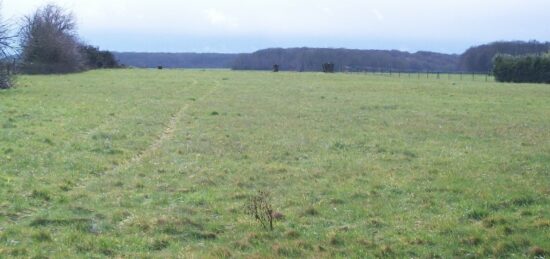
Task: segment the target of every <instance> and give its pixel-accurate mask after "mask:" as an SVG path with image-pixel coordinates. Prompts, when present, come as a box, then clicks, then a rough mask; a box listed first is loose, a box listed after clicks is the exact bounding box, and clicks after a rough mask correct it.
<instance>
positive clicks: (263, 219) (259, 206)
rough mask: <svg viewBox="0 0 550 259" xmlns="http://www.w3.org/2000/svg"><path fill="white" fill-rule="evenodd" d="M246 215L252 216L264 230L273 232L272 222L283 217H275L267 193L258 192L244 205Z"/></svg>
mask: <svg viewBox="0 0 550 259" xmlns="http://www.w3.org/2000/svg"><path fill="white" fill-rule="evenodd" d="M245 212H246V214H248V215H250V216H252V217H253V218H254V219H255V220H257V221H258V222H259V223H260V224H261V225H262V226H263V227H264V228H265V229H269V230H273V221H275V219H276V218H277V217H279V218H281V217H282V216H283V215H282V214H281V213H279V214H280V215H278V214H277V215H276V213H275V212H274V211H273V207H272V206H271V201H270V195H269V193H268V192H264V191H259V192H258V193H257V194H256V195H254V196H253V197H251V198H250V200H249V201H248V203H247V204H246V205H245Z"/></svg>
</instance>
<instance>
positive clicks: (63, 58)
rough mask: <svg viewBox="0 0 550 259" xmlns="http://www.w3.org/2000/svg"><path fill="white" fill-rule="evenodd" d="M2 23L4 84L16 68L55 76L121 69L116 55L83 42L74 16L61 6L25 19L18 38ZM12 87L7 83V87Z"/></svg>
mask: <svg viewBox="0 0 550 259" xmlns="http://www.w3.org/2000/svg"><path fill="white" fill-rule="evenodd" d="M0 24H1V25H0V28H2V29H0V50H1V51H0V54H2V65H3V66H2V67H3V68H2V71H3V72H2V73H1V74H5V75H4V78H5V80H2V81H6V80H7V81H9V75H8V73H7V72H5V71H7V70H14V69H17V70H18V71H20V72H22V73H27V74H55V73H72V72H80V71H84V70H88V69H96V68H116V67H119V64H118V62H117V60H116V59H115V57H114V55H113V54H112V53H110V52H109V51H102V50H100V49H99V48H98V47H94V46H90V45H87V44H85V43H83V42H82V41H81V40H80V39H79V37H78V33H77V30H76V19H75V17H74V15H73V14H72V13H70V12H68V11H66V10H64V9H63V8H61V7H59V6H57V5H53V4H48V5H46V6H43V7H40V8H38V9H37V10H36V11H35V12H33V13H32V14H30V15H27V16H25V17H23V18H22V21H21V24H20V26H19V28H18V30H17V32H16V33H14V35H11V34H10V31H12V30H10V28H9V27H10V26H9V25H7V24H6V23H5V22H0ZM1 38H4V39H9V40H5V41H2V40H1ZM9 50H12V51H11V52H12V53H8V52H9ZM14 63H15V64H16V67H15V68H14V67H13V64H14ZM8 86H9V84H8V83H6V84H5V85H4V88H6V87H8Z"/></svg>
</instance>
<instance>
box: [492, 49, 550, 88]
mask: <svg viewBox="0 0 550 259" xmlns="http://www.w3.org/2000/svg"><path fill="white" fill-rule="evenodd" d="M493 72H494V75H495V79H496V80H497V81H499V82H515V83H550V53H546V54H543V55H525V56H512V55H497V56H496V57H495V59H494V68H493Z"/></svg>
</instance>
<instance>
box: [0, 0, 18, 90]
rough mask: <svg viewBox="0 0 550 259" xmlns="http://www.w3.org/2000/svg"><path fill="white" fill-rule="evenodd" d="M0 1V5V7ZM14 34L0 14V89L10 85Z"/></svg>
mask: <svg viewBox="0 0 550 259" xmlns="http://www.w3.org/2000/svg"><path fill="white" fill-rule="evenodd" d="M1 4H2V3H1V2H0V7H1ZM14 38H15V36H13V35H12V34H11V28H10V25H9V24H8V23H7V22H6V21H4V20H3V19H2V17H1V16H0V89H7V88H10V87H11V86H12V70H13V67H12V64H13V63H12V62H10V59H9V58H10V56H11V54H12V51H13V48H12V44H13V40H14Z"/></svg>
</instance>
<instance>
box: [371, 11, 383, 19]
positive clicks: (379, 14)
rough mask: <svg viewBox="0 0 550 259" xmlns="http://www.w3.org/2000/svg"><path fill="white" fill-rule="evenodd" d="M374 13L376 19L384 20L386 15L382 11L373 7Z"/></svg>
mask: <svg viewBox="0 0 550 259" xmlns="http://www.w3.org/2000/svg"><path fill="white" fill-rule="evenodd" d="M372 14H374V17H375V18H376V20H378V21H380V22H381V21H384V15H383V14H382V12H380V10H378V9H372Z"/></svg>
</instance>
